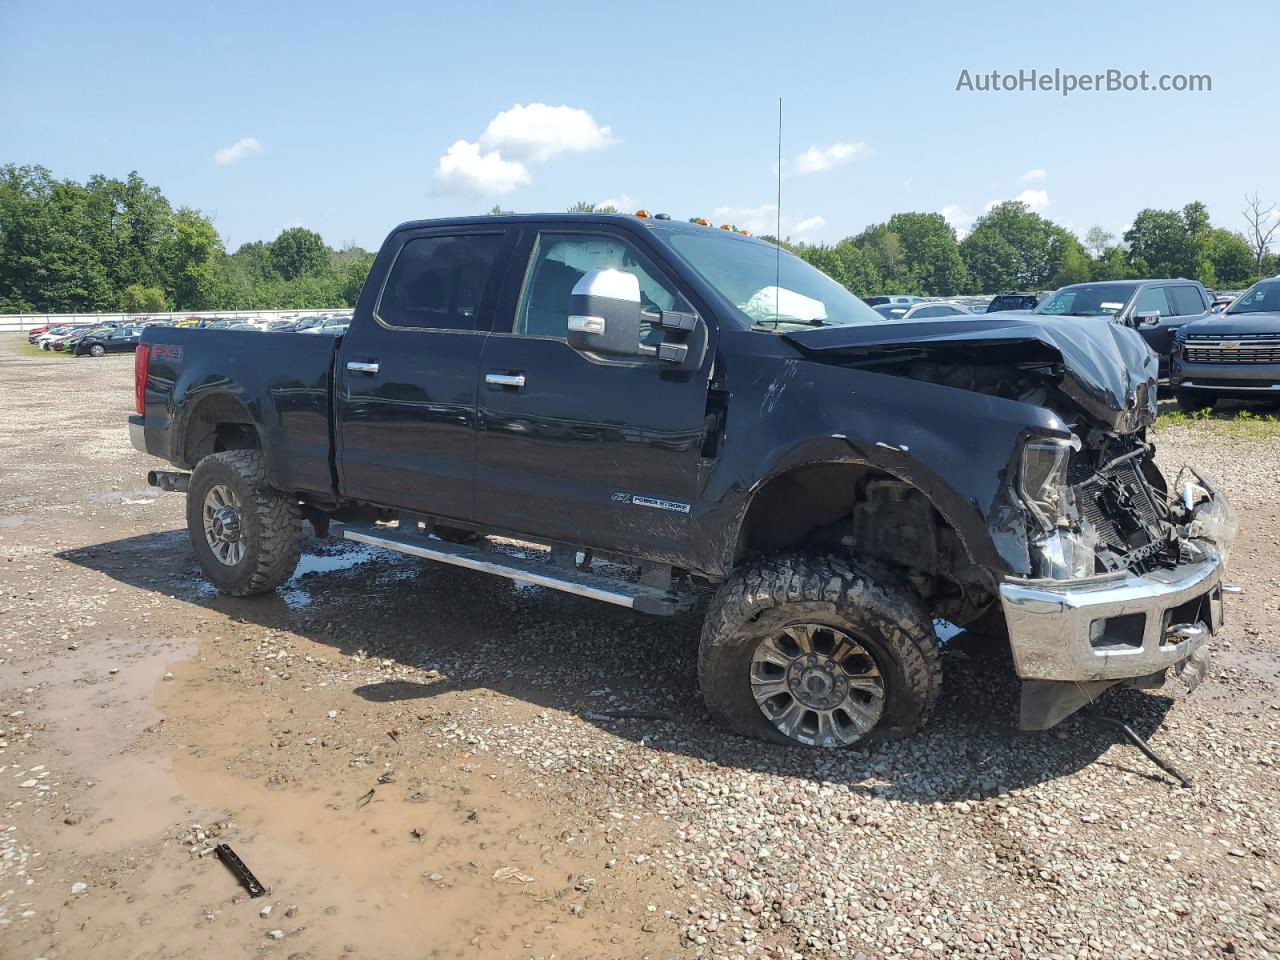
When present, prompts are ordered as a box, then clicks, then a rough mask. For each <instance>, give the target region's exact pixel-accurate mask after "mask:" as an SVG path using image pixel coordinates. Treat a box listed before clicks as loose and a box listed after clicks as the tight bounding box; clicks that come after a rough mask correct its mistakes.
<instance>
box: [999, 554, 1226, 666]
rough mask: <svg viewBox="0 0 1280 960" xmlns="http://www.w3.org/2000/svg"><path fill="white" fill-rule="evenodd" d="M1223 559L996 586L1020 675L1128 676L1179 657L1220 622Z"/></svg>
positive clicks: (1187, 654)
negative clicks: (1108, 575)
mask: <svg viewBox="0 0 1280 960" xmlns="http://www.w3.org/2000/svg"><path fill="white" fill-rule="evenodd" d="M1221 580H1222V563H1221V561H1219V560H1218V559H1217V558H1216V557H1214V558H1212V559H1208V560H1204V561H1201V562H1198V563H1191V564H1185V565H1183V566H1180V567H1175V568H1173V569H1171V570H1153V571H1152V572H1151V573H1147V574H1144V575H1141V576H1138V575H1134V574H1130V575H1128V576H1125V577H1123V578H1120V579H1108V580H1102V581H1087V580H1076V581H1061V582H1058V581H1043V580H1042V581H1025V580H1023V581H1018V580H1006V581H1005V582H1004V583H1003V584H1001V586H1000V600H1001V603H1002V604H1003V606H1004V613H1005V619H1006V621H1007V622H1008V625H1009V641H1010V646H1011V647H1012V649H1013V661H1014V666H1015V667H1016V669H1017V671H1018V676H1020V677H1022V678H1023V679H1024V680H1032V679H1034V680H1065V681H1075V682H1086V681H1090V680H1129V679H1133V678H1136V677H1147V676H1150V675H1151V674H1154V673H1158V672H1159V671H1161V670H1164V669H1166V668H1168V667H1173V666H1176V665H1177V664H1179V663H1182V662H1183V661H1184V660H1186V659H1187V658H1188V657H1190V656H1191V655H1192V654H1194V653H1195V652H1196V651H1197V650H1198V649H1200V648H1201V647H1203V646H1204V645H1205V644H1206V643H1207V642H1208V638H1209V635H1210V634H1213V633H1216V632H1217V631H1218V628H1219V627H1221V625H1222V585H1221Z"/></svg>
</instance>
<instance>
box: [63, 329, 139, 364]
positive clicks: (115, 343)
mask: <svg viewBox="0 0 1280 960" xmlns="http://www.w3.org/2000/svg"><path fill="white" fill-rule="evenodd" d="M143 329H144V328H143V327H140V326H138V327H116V328H114V329H110V330H91V331H90V332H89V333H86V334H85V335H84V336H82V337H80V339H78V340H77V341H75V343H74V344H73V345H72V346H71V347H70V349H71V352H72V353H73V354H74V355H75V356H77V357H84V356H89V357H101V356H103V355H104V354H108V353H132V352H133V351H134V350H135V349H137V346H138V339H139V337H141V335H142V331H143Z"/></svg>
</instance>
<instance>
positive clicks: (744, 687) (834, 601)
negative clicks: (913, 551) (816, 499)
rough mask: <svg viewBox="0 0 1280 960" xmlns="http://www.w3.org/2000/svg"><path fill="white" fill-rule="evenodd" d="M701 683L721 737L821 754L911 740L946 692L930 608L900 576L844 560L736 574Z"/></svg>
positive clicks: (767, 564)
mask: <svg viewBox="0 0 1280 960" xmlns="http://www.w3.org/2000/svg"><path fill="white" fill-rule="evenodd" d="M698 677H699V680H700V681H701V684H702V694H703V698H704V699H705V700H706V704H707V709H708V710H709V711H710V713H711V716H712V718H713V719H714V720H715V721H716V722H717V723H719V724H720V725H721V726H724V727H726V728H728V729H729V730H732V731H733V732H735V733H739V734H742V735H743V736H748V737H754V738H756V739H760V740H770V741H773V742H775V743H784V744H792V745H795V744H803V745H805V746H815V747H850V746H853V745H855V744H858V743H863V742H865V741H867V740H871V739H881V740H884V739H895V738H898V737H903V736H908V735H910V734H911V733H914V732H915V731H916V730H918V729H919V728H920V727H921V726H923V725H924V724H925V722H926V721H927V720H928V718H929V714H930V712H931V711H932V709H933V706H934V704H935V703H936V701H937V699H938V694H939V691H940V690H941V686H942V668H941V664H940V662H939V658H938V649H937V636H936V634H935V633H934V629H933V621H932V619H931V618H930V617H929V615H928V612H927V611H926V610H925V608H924V605H923V604H922V603H921V601H920V598H919V596H918V595H917V594H916V593H915V591H913V590H912V589H911V588H910V586H909V585H908V584H907V582H906V581H905V580H903V579H901V578H899V577H898V576H896V575H895V574H893V573H891V572H890V571H887V570H884V569H881V568H879V567H877V566H875V565H871V564H863V563H860V562H858V561H854V560H848V559H845V558H842V557H838V556H788V557H778V558H773V559H768V560H763V561H760V562H757V563H754V564H752V565H750V566H748V567H746V568H745V569H743V570H741V571H739V572H738V573H736V574H734V575H733V577H731V578H730V579H729V580H728V581H727V582H726V583H725V584H724V585H723V586H722V587H721V588H720V590H719V591H717V593H716V595H715V597H714V599H713V600H712V601H711V605H710V608H709V609H708V611H707V619H706V623H705V624H704V626H703V632H702V643H701V646H700V648H699V656H698Z"/></svg>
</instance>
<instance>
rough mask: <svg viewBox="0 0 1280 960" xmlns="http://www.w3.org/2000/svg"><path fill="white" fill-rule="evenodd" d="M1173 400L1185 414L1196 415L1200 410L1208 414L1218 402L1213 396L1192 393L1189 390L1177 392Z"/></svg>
mask: <svg viewBox="0 0 1280 960" xmlns="http://www.w3.org/2000/svg"><path fill="white" fill-rule="evenodd" d="M1173 399H1174V402H1175V403H1177V405H1178V409H1179V410H1181V411H1182V412H1183V413H1196V412H1198V411H1200V410H1203V411H1205V412H1206V413H1208V412H1209V411H1210V410H1212V409H1213V405H1214V404H1215V403H1216V402H1217V397H1215V396H1213V395H1212V394H1208V395H1206V394H1203V393H1199V392H1196V393H1192V392H1190V391H1187V390H1175V391H1174V394H1173Z"/></svg>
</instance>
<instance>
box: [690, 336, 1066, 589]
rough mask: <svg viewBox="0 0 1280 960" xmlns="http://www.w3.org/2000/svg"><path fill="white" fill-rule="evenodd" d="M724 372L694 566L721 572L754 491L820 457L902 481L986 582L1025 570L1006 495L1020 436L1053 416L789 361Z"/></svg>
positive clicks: (767, 360) (761, 361)
mask: <svg viewBox="0 0 1280 960" xmlns="http://www.w3.org/2000/svg"><path fill="white" fill-rule="evenodd" d="M727 375H728V376H727V377H726V379H727V381H728V383H727V385H728V388H729V391H730V394H731V399H730V403H729V409H728V415H727V418H726V428H725V435H724V441H723V443H722V446H721V461H720V462H719V463H718V464H717V465H716V468H715V469H714V471H713V472H712V473H711V475H710V477H709V479H708V483H707V486H706V489H705V490H704V502H705V503H709V504H713V505H714V506H712V507H710V508H709V509H708V510H707V511H706V513H705V514H704V515H703V516H702V517H700V518H699V521H698V522H699V523H700V524H702V525H704V527H703V534H704V535H703V536H700V537H698V538H696V539H695V544H698V545H705V551H706V552H705V553H704V554H702V555H700V556H699V560H700V562H701V563H703V564H705V565H706V566H705V567H703V569H708V570H710V571H712V572H715V573H717V574H723V573H726V572H727V571H729V570H730V569H732V567H733V565H734V562H735V559H736V558H735V551H736V549H737V544H738V531H739V529H740V528H741V525H742V522H743V519H744V518H745V516H746V513H747V509H748V507H749V506H750V503H751V498H752V497H753V496H754V494H755V492H756V491H757V490H759V489H760V487H761V486H763V485H764V484H765V483H767V482H768V481H769V480H770V479H772V478H773V477H776V476H778V475H779V474H781V473H784V472H786V471H787V470H790V469H792V468H794V467H797V466H801V465H803V464H806V463H815V462H824V461H825V462H850V463H860V464H865V465H868V466H872V467H875V468H877V469H880V470H883V471H884V472H886V473H888V474H890V475H892V476H895V477H898V478H899V479H901V480H903V481H904V482H906V483H909V484H911V485H912V486H914V487H915V488H917V489H918V490H920V492H921V493H923V494H924V495H925V496H926V497H927V498H928V499H929V501H930V502H931V503H932V504H933V505H934V507H936V508H937V510H938V511H939V513H941V514H942V516H943V517H944V518H945V519H946V520H947V522H948V523H949V524H951V526H952V527H953V528H954V529H955V530H956V532H957V534H958V535H959V537H960V539H961V541H962V542H963V544H964V546H965V549H966V550H967V551H968V553H969V556H970V558H971V559H972V560H973V562H974V563H975V564H977V565H978V566H981V567H984V568H986V569H988V570H990V571H991V572H992V573H994V574H996V575H1002V574H1023V575H1027V574H1029V573H1030V560H1029V557H1028V554H1027V541H1026V529H1025V524H1024V521H1023V517H1022V513H1021V510H1020V508H1019V507H1018V505H1017V504H1016V503H1015V502H1014V501H1013V499H1012V496H1011V493H1010V488H1011V481H1012V479H1013V477H1014V474H1015V471H1016V469H1017V457H1018V453H1019V451H1020V450H1021V447H1022V444H1023V442H1024V441H1025V439H1026V438H1027V437H1028V436H1030V435H1032V434H1037V435H1041V436H1044V435H1057V436H1066V435H1067V434H1068V429H1067V427H1066V425H1065V424H1064V423H1063V422H1062V421H1061V419H1060V418H1059V417H1058V416H1057V415H1056V414H1055V413H1053V412H1052V411H1050V410H1047V409H1045V408H1044V407H1038V406H1035V405H1032V404H1026V403H1020V402H1018V401H1015V400H1006V399H1003V398H1001V397H994V396H989V395H986V394H980V393H975V392H972V391H968V390H962V389H958V388H955V387H946V386H941V385H938V384H932V383H926V382H921V381H916V380H908V379H906V378H903V377H895V376H889V375H886V374H878V373H871V372H868V371H865V370H856V369H849V368H844V367H840V366H836V365H833V364H828V363H820V362H815V361H812V360H807V359H801V358H796V357H792V358H785V359H783V358H778V357H771V356H743V357H738V358H735V363H734V365H733V368H732V369H731V370H729V371H727ZM717 530H718V531H719V534H718V535H716V534H715V533H714V532H713V531H717Z"/></svg>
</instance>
